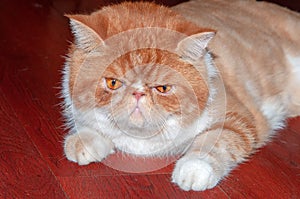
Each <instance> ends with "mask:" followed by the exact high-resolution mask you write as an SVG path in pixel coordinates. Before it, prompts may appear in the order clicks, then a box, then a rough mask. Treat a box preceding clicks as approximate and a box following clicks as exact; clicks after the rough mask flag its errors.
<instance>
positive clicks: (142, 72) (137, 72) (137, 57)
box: [103, 49, 187, 83]
mask: <svg viewBox="0 0 300 199" xmlns="http://www.w3.org/2000/svg"><path fill="white" fill-rule="evenodd" d="M186 65H187V63H184V62H183V61H182V60H180V57H179V56H178V55H176V54H173V53H170V52H167V51H163V50H158V49H142V50H137V51H134V52H130V53H127V54H125V55H122V56H120V57H119V58H118V59H116V60H115V61H114V62H113V63H112V64H110V65H109V66H108V67H106V69H105V71H104V73H103V76H106V77H113V78H124V79H126V80H128V81H131V82H134V83H137V82H140V83H142V82H145V81H160V80H166V79H168V78H171V77H174V75H175V76H176V73H178V74H179V73H181V71H180V70H181V69H182V68H184V67H187V66H186Z"/></svg>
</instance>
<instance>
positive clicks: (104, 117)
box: [63, 1, 300, 190]
mask: <svg viewBox="0 0 300 199" xmlns="http://www.w3.org/2000/svg"><path fill="white" fill-rule="evenodd" d="M172 9H173V10H175V11H176V12H177V13H179V14H181V15H182V16H184V17H185V18H183V17H181V16H180V15H177V14H175V13H174V12H173V11H171V10H170V9H168V8H164V7H159V6H156V5H154V4H149V3H125V4H121V5H116V6H112V7H107V8H105V9H102V10H100V11H98V12H96V13H94V14H93V15H91V16H83V15H75V16H70V18H71V25H72V30H73V32H74V33H75V44H74V45H72V47H71V50H70V54H69V56H70V58H69V59H68V60H67V63H66V70H65V75H64V85H63V86H64V89H63V95H64V97H65V102H66V106H65V107H66V108H65V115H66V117H68V118H69V119H70V122H71V123H70V126H71V128H72V129H71V133H70V134H69V135H68V136H67V137H66V140H65V153H66V156H67V158H68V159H69V160H71V161H74V162H78V163H79V164H88V163H90V162H94V161H101V160H102V159H103V158H105V157H106V156H107V155H109V154H110V153H112V152H113V151H114V149H118V150H121V151H124V152H128V153H131V154H135V155H140V156H153V155H159V156H164V155H170V154H172V155H173V154H180V153H183V152H184V153H185V154H184V156H183V157H182V158H181V159H180V160H178V162H177V164H176V167H175V169H174V172H173V175H172V180H173V182H175V183H176V184H178V185H179V186H180V187H181V188H182V189H184V190H190V189H193V190H205V189H207V188H211V187H213V186H215V185H216V184H217V183H218V182H219V181H220V180H221V179H222V178H223V177H224V176H225V175H226V174H228V172H230V170H231V169H232V168H233V167H234V166H236V165H237V164H238V163H240V162H242V161H243V160H245V159H246V158H247V157H249V155H251V154H252V153H253V152H254V151H255V150H256V149H257V148H258V147H260V146H262V145H263V144H264V143H266V142H267V141H268V140H269V138H270V137H271V136H272V135H273V134H274V130H276V129H278V128H281V127H283V126H284V120H285V119H286V118H287V117H290V116H296V115H300V92H299V91H300V89H299V87H298V85H300V37H299V36H298V35H299V33H300V15H299V14H297V13H294V12H291V11H289V10H287V9H283V8H280V7H278V6H275V5H272V4H267V3H256V2H254V1H191V2H187V3H183V4H180V5H178V6H175V7H173V8H172ZM191 22H193V23H195V24H196V25H195V24H193V23H191ZM149 27H150V28H149ZM168 30H172V31H168ZM214 30H215V31H216V35H215V34H214ZM214 35H215V36H214ZM206 47H207V48H206ZM207 49H209V51H211V52H212V53H213V54H214V56H215V57H214V58H212V56H211V53H210V52H208V51H207ZM224 91H225V93H223V92H224ZM223 94H226V98H224V95H223ZM190 144H191V145H190ZM187 147H188V149H187ZM186 149H187V150H186Z"/></svg>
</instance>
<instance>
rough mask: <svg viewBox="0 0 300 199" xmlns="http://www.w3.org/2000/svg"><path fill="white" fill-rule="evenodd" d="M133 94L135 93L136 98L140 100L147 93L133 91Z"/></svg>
mask: <svg viewBox="0 0 300 199" xmlns="http://www.w3.org/2000/svg"><path fill="white" fill-rule="evenodd" d="M132 95H134V96H135V99H136V100H137V101H139V100H140V98H141V97H142V96H144V95H145V93H142V92H136V91H135V92H133V93H132Z"/></svg>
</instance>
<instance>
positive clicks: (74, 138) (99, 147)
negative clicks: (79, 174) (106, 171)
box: [64, 128, 114, 165]
mask: <svg viewBox="0 0 300 199" xmlns="http://www.w3.org/2000/svg"><path fill="white" fill-rule="evenodd" d="M113 148H114V145H113V143H112V141H111V140H109V139H108V138H105V137H103V136H102V135H101V134H99V133H98V132H96V131H95V130H92V129H89V128H80V129H79V130H78V131H77V132H76V133H72V134H69V135H67V136H66V138H65V143H64V152H65V155H66V157H67V159H68V160H70V161H73V162H77V163H78V164H79V165H86V164H89V163H91V162H100V161H101V160H102V159H103V158H105V157H106V156H108V155H109V154H111V153H113V152H114V150H113Z"/></svg>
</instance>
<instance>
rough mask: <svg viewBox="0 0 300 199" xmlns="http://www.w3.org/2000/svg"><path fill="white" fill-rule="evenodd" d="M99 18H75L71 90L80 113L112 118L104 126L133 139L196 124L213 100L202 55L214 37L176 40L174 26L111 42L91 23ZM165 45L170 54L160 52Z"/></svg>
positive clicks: (141, 31)
mask: <svg viewBox="0 0 300 199" xmlns="http://www.w3.org/2000/svg"><path fill="white" fill-rule="evenodd" d="M95 16H96V15H91V18H89V17H87V16H84V17H82V16H75V17H73V18H72V16H71V27H72V31H73V33H74V36H75V43H74V45H73V46H72V48H71V51H70V60H69V61H68V63H69V65H70V67H69V73H70V74H69V80H68V85H69V90H70V96H71V99H72V103H73V104H74V106H75V107H76V109H77V110H80V111H82V112H86V111H91V110H93V111H94V112H95V113H97V114H98V115H101V117H102V118H106V119H107V120H105V122H104V123H105V124H102V125H101V126H102V127H103V126H104V127H105V126H106V125H107V126H113V128H115V129H118V130H120V131H122V132H124V133H126V134H129V135H131V136H141V135H142V137H147V136H152V135H155V134H157V133H161V132H165V131H167V129H168V128H169V127H171V126H173V127H179V128H185V127H188V126H189V125H191V124H192V123H194V122H195V121H196V120H197V119H198V118H199V117H200V115H201V113H202V111H203V110H204V108H205V105H206V102H207V100H208V96H209V89H208V85H207V79H208V72H207V68H206V65H205V64H204V62H205V61H204V56H203V55H204V53H205V52H206V50H205V48H206V46H207V44H208V42H209V41H210V39H211V38H212V37H213V35H214V32H211V31H207V32H205V30H199V33H196V34H194V35H191V36H187V35H185V34H182V33H180V34H179V36H178V37H177V36H176V34H177V33H178V32H176V31H174V30H172V31H169V30H170V29H172V28H171V27H169V28H170V29H168V28H165V27H162V28H149V27H147V28H144V29H143V28H136V29H133V31H132V30H128V31H127V33H128V34H123V35H125V36H123V38H122V39H118V40H115V42H110V41H112V40H113V39H112V40H109V39H110V38H108V39H107V40H103V39H102V38H101V36H100V35H101V34H102V33H101V34H100V32H99V31H97V30H96V28H91V27H96V26H95V23H98V21H96V20H95V21H94V22H92V21H93V18H92V17H95ZM181 23H183V22H182V21H180V24H181ZM188 26H191V27H192V25H190V24H188ZM174 27H179V26H177V25H175V26H174ZM132 28H134V27H132ZM192 29H193V28H192ZM135 30H136V31H135ZM193 30H194V31H196V30H195V29H193ZM101 31H102V30H101ZM125 32H126V31H125ZM170 32H171V34H170ZM174 33H175V36H174ZM120 35H122V34H121V33H120ZM118 36H119V35H117V36H115V35H113V36H112V38H118ZM170 38H171V39H170ZM174 38H175V39H174ZM168 39H170V41H171V42H169V40H168ZM162 44H164V46H168V50H166V48H156V47H157V46H159V45H162ZM143 46H146V47H143ZM147 46H149V47H147ZM122 49H126V50H123V52H122V53H120V54H118V56H116V54H114V53H115V52H119V51H122ZM112 57H113V59H112ZM108 60H110V61H108ZM82 115H83V116H82V118H83V117H84V114H82ZM79 117H81V116H79ZM82 120H88V118H85V119H82ZM103 121H104V120H102V122H103ZM84 122H86V121H84ZM106 123H107V124H106Z"/></svg>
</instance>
